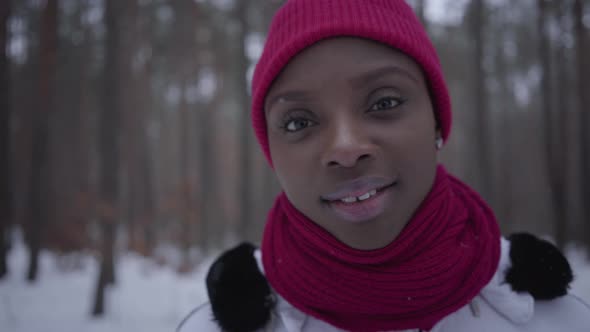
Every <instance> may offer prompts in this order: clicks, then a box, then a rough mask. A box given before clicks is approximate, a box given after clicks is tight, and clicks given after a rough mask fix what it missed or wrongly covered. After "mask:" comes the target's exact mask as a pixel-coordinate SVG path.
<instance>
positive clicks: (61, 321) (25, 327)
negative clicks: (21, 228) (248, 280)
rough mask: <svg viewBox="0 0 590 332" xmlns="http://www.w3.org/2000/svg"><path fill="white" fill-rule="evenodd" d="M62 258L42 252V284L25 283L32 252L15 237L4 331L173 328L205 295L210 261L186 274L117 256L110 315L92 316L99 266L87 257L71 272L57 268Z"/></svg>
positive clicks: (1, 293)
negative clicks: (80, 266) (80, 265)
mask: <svg viewBox="0 0 590 332" xmlns="http://www.w3.org/2000/svg"><path fill="white" fill-rule="evenodd" d="M57 260H58V257H57V256H56V255H54V254H51V253H48V252H43V253H42V255H41V258H40V278H39V280H38V282H37V283H34V284H29V283H27V282H26V281H25V276H26V271H27V263H28V255H27V250H26V248H25V247H24V245H23V244H22V242H21V241H15V242H14V245H13V247H12V250H11V252H10V256H9V261H8V264H9V269H10V270H9V271H10V275H9V276H8V278H5V279H3V280H0V330H1V331H2V332H99V331H100V332H123V331H125V332H129V331H142V332H162V331H174V330H175V328H176V326H177V325H178V323H180V321H181V320H182V318H183V317H184V316H185V315H186V314H187V313H189V312H190V311H191V310H192V309H193V308H195V307H196V306H197V305H198V304H200V303H201V302H202V301H203V300H204V299H205V298H206V290H205V285H204V281H203V280H204V274H205V272H206V270H207V268H208V266H209V265H210V263H211V261H210V260H207V261H205V262H204V263H203V264H202V267H201V268H199V269H197V270H196V271H194V272H192V273H190V274H187V275H178V274H177V273H176V272H175V271H174V270H173V269H172V268H170V267H166V266H159V265H157V264H156V263H154V262H153V261H152V260H149V259H145V258H143V257H141V256H138V255H133V254H126V255H124V256H122V257H119V258H118V260H117V267H116V268H117V271H116V274H117V275H116V278H117V285H116V286H114V287H111V288H110V289H109V290H108V292H107V301H108V302H107V303H106V310H107V313H106V316H105V318H103V319H93V318H91V317H90V314H89V313H90V311H91V309H92V305H93V300H94V291H95V283H96V276H97V270H98V264H97V262H96V260H95V259H94V258H92V257H91V256H88V255H87V256H84V257H82V265H83V267H82V268H81V269H80V270H76V271H72V272H64V271H60V269H58V268H57Z"/></svg>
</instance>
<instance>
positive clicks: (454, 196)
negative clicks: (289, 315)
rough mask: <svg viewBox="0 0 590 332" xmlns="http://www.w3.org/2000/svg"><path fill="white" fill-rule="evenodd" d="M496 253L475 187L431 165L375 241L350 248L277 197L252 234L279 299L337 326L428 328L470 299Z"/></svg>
mask: <svg viewBox="0 0 590 332" xmlns="http://www.w3.org/2000/svg"><path fill="white" fill-rule="evenodd" d="M499 258H500V230H499V228H498V225H497V223H496V220H495V217H494V215H493V213H492V211H491V210H490V208H489V207H488V206H487V205H486V204H485V203H484V202H483V200H482V199H481V198H480V197H479V195H478V194H477V193H475V192H474V191H473V190H471V189H470V188H469V187H467V186H466V185H465V184H463V183H462V182H461V181H459V180H458V179H456V178H455V177H453V176H452V175H450V174H448V173H447V172H446V171H445V170H444V168H443V167H442V166H439V167H438V169H437V175H436V179H435V181H434V185H433V187H432V189H431V191H430V192H429V194H428V195H427V197H426V198H425V200H424V201H423V202H422V204H421V205H420V207H419V208H418V210H417V211H416V212H415V214H414V216H413V218H412V219H411V220H410V222H409V223H408V224H407V225H406V227H405V228H404V229H403V230H402V232H401V233H400V234H399V236H398V237H397V238H396V239H395V241H393V242H392V243H390V244H389V245H387V246H386V247H384V248H381V249H376V250H368V251H364V250H357V249H353V248H351V247H349V246H347V245H345V244H343V243H342V242H340V241H339V240H337V239H336V238H335V237H334V236H332V235H331V234H329V233H328V232H327V231H325V230H324V229H323V228H321V227H320V226H318V225H317V224H315V223H314V222H312V221H311V220H309V219H308V218H307V217H305V216H304V215H303V214H302V213H301V212H299V211H298V210H296V209H295V207H293V205H292V204H291V203H290V202H289V200H288V199H287V197H286V196H285V194H284V193H283V194H281V195H279V196H278V197H277V199H276V201H275V204H274V206H273V208H272V210H271V212H270V214H269V217H268V221H267V224H266V228H265V231H264V238H263V242H262V261H263V265H264V271H265V275H266V277H267V279H268V281H269V283H270V284H271V286H272V287H273V288H274V290H275V291H276V292H277V293H278V294H280V295H281V296H282V297H283V298H284V299H285V300H287V302H289V303H291V304H292V305H293V306H295V307H296V308H297V309H299V310H301V311H303V312H304V313H306V314H308V315H311V316H313V317H315V318H317V319H320V320H322V321H325V322H328V323H330V324H332V325H333V326H336V327H338V328H341V329H344V330H347V331H355V332H357V331H359V332H360V331H362V332H369V331H370V332H373V331H392V330H403V329H411V328H420V329H424V330H430V329H431V328H432V327H433V326H434V325H435V324H436V323H437V322H439V321H440V320H441V319H442V318H443V317H445V316H447V315H449V314H450V313H452V312H454V311H456V310H458V309H459V308H461V307H463V306H464V305H466V304H467V303H469V302H470V301H471V299H473V298H474V297H475V296H476V295H477V294H478V293H479V292H480V290H481V289H482V288H483V287H484V286H485V285H486V284H487V283H488V282H489V281H490V280H491V278H492V276H493V275H494V273H495V272H496V269H497V266H498V261H499Z"/></svg>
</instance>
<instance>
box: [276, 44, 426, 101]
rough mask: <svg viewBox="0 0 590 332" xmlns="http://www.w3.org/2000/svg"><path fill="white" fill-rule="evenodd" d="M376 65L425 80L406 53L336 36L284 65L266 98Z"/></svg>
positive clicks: (304, 51)
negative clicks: (281, 91) (276, 93)
mask: <svg viewBox="0 0 590 332" xmlns="http://www.w3.org/2000/svg"><path fill="white" fill-rule="evenodd" d="M379 68H396V69H397V71H398V72H399V74H404V76H411V77H413V78H414V79H415V80H418V81H422V82H423V81H424V76H423V74H422V70H421V68H420V66H419V65H418V64H417V63H416V62H415V61H414V60H413V59H412V58H410V57H409V56H407V55H406V54H404V53H402V52H400V51H398V50H396V49H393V48H391V47H389V46H387V45H385V44H381V43H378V42H376V41H373V40H368V39H362V38H355V37H338V38H330V39H326V40H322V41H319V42H317V43H316V44H314V45H312V46H310V47H308V48H306V49H305V50H303V51H302V52H301V53H299V54H298V55H297V56H295V57H294V58H293V59H291V61H290V62H289V63H288V64H287V65H286V66H285V68H283V71H282V72H281V74H279V76H278V77H277V79H276V80H275V82H274V83H273V84H272V86H271V88H270V89H269V93H268V94H267V98H268V97H269V96H271V95H272V94H273V93H275V92H277V90H282V89H284V88H290V87H291V86H297V87H299V86H306V85H307V84H309V83H310V82H317V81H318V80H322V79H333V78H343V79H344V78H354V77H356V76H362V75H363V74H365V73H367V72H369V71H371V70H375V69H377V70H378V69H379Z"/></svg>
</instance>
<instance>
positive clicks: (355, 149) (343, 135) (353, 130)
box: [321, 119, 377, 168]
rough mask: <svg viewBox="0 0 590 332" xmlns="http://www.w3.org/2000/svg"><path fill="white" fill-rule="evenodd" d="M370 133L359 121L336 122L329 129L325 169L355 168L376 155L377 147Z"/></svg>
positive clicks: (324, 162)
mask: <svg viewBox="0 0 590 332" xmlns="http://www.w3.org/2000/svg"><path fill="white" fill-rule="evenodd" d="M369 134H370V133H369V132H368V130H367V128H363V126H362V123H359V121H358V119H342V120H338V121H335V122H334V123H333V124H332V125H331V126H330V128H329V129H328V140H327V144H326V148H325V150H324V153H323V155H322V160H321V161H322V165H324V166H325V167H347V168H350V167H355V166H356V165H357V164H358V163H360V162H361V161H363V160H370V159H372V158H374V157H375V155H376V150H377V149H376V146H375V144H373V143H372V142H371V139H370V135H369Z"/></svg>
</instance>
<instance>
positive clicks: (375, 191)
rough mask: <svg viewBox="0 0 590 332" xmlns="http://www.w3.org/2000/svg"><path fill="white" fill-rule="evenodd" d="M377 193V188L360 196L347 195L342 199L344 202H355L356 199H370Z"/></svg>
mask: <svg viewBox="0 0 590 332" xmlns="http://www.w3.org/2000/svg"><path fill="white" fill-rule="evenodd" d="M376 194H377V189H373V190H371V191H369V192H367V193H366V194H363V195H361V196H358V197H352V196H351V197H345V198H343V199H341V200H340V201H342V202H344V203H354V202H356V201H364V200H366V199H368V198H369V197H371V196H375V195H376Z"/></svg>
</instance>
